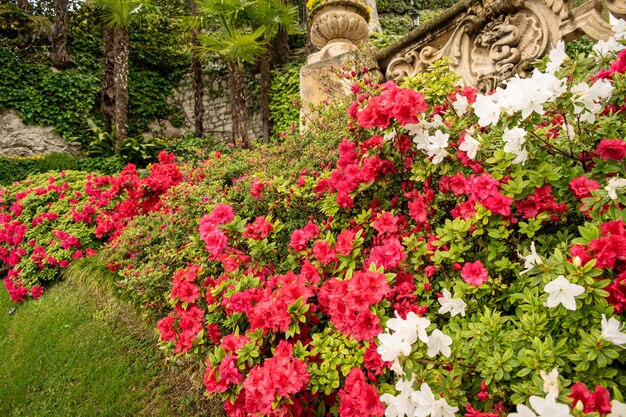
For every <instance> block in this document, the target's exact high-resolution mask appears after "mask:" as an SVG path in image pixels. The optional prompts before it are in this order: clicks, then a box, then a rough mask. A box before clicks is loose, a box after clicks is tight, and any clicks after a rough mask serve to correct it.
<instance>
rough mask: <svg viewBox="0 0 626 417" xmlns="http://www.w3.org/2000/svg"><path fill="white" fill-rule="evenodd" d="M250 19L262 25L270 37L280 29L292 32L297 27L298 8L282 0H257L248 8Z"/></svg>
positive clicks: (267, 36)
mask: <svg viewBox="0 0 626 417" xmlns="http://www.w3.org/2000/svg"><path fill="white" fill-rule="evenodd" d="M248 14H249V17H250V19H251V20H252V21H253V22H254V23H255V24H256V25H258V26H259V27H263V29H264V32H265V37H266V38H267V39H271V38H273V37H274V36H276V34H277V33H278V31H279V30H280V29H283V30H285V31H286V32H287V33H293V32H294V31H295V30H296V29H297V27H298V9H297V8H296V7H295V6H293V5H291V4H288V3H286V2H285V1H283V0H257V1H256V2H254V4H253V5H251V7H250V8H249V10H248Z"/></svg>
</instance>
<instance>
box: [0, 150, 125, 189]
mask: <svg viewBox="0 0 626 417" xmlns="http://www.w3.org/2000/svg"><path fill="white" fill-rule="evenodd" d="M123 166H124V162H123V161H122V159H120V158H118V157H108V158H84V157H80V156H75V155H70V154H66V153H53V154H48V155H44V156H35V157H29V158H24V157H11V156H5V157H0V186H3V185H9V184H11V183H13V182H15V181H21V180H23V179H25V178H26V177H28V176H29V175H32V174H40V173H43V172H48V171H62V170H76V171H87V172H99V173H101V174H113V173H115V172H118V171H120V170H121V169H122V167H123Z"/></svg>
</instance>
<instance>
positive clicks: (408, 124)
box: [158, 23, 626, 417]
mask: <svg viewBox="0 0 626 417" xmlns="http://www.w3.org/2000/svg"><path fill="white" fill-rule="evenodd" d="M620 24H621V25H623V23H620ZM620 28H621V29H620ZM617 29H618V34H617V35H616V36H617V37H622V38H623V36H624V29H623V26H619V25H618V26H617ZM616 45H617V46H616ZM620 47H621V44H620V43H619V42H615V43H613V44H608V47H607V46H603V45H600V46H599V48H600V50H599V51H597V52H596V55H595V56H592V57H589V58H585V57H578V58H576V60H571V59H569V58H567V56H566V55H565V52H564V45H563V44H559V45H557V47H556V48H555V50H554V51H553V52H552V53H551V54H550V56H549V57H548V59H547V60H546V62H545V63H544V66H543V67H541V69H539V70H537V71H535V72H534V73H533V75H532V77H530V78H528V79H519V78H514V79H512V80H510V81H509V82H508V84H507V86H506V87H505V88H500V89H498V90H496V91H495V92H494V93H493V94H490V95H481V94H478V93H477V92H476V91H475V90H473V89H471V88H466V89H453V90H451V91H449V92H448V93H447V94H441V93H440V91H437V94H433V93H430V94H423V92H421V91H415V90H411V89H407V88H402V87H398V86H397V85H395V84H393V83H385V84H383V85H377V84H376V83H375V82H374V81H373V80H371V79H370V78H369V76H368V75H365V77H364V79H363V80H361V81H360V82H358V83H356V84H355V86H354V87H353V89H352V91H353V92H354V94H355V99H356V100H355V104H354V105H353V106H351V108H350V110H349V113H350V115H351V116H352V117H353V123H354V124H353V128H352V135H351V136H348V137H346V139H344V140H343V141H342V143H341V144H340V145H339V159H338V161H337V163H336V164H335V165H334V166H332V167H329V168H328V169H325V170H320V171H319V172H302V173H301V174H300V175H299V176H298V178H297V180H296V179H294V180H292V179H290V178H284V177H274V178H266V179H265V180H264V181H263V187H259V186H255V185H252V187H251V188H250V190H251V192H252V193H253V197H252V198H253V199H254V200H248V201H251V202H252V201H257V200H262V199H263V198H266V197H267V195H265V192H266V191H267V190H275V191H276V192H277V194H275V196H280V197H281V198H280V199H279V201H280V204H284V203H289V202H291V201H300V202H303V203H306V204H305V205H303V206H301V207H302V208H303V209H302V211H301V214H300V218H301V219H303V220H304V219H306V218H307V217H308V222H307V220H305V221H304V222H302V223H301V225H300V226H298V227H296V228H293V227H286V225H285V223H284V222H283V221H282V220H281V219H280V215H278V210H274V212H273V215H272V216H269V215H267V214H263V213H258V212H256V213H255V212H254V211H250V210H249V209H248V208H247V207H246V205H245V204H244V205H241V203H238V204H234V203H233V204H228V203H225V201H226V202H228V197H229V195H230V194H228V193H226V194H224V195H223V197H224V198H223V199H220V200H217V199H216V200H213V201H208V202H207V206H208V208H209V210H208V211H207V212H206V213H205V214H203V215H202V216H200V217H199V220H198V224H199V228H198V229H197V230H196V231H195V233H196V235H195V236H196V238H195V239H199V240H197V242H198V243H199V244H200V245H201V246H203V250H204V255H203V256H201V257H200V258H198V257H196V258H193V259H183V260H182V262H180V263H179V268H177V270H176V271H175V272H174V273H173V274H172V276H171V278H172V281H171V284H170V287H169V291H168V296H167V298H168V304H169V306H170V311H169V313H168V315H167V316H166V317H163V318H161V320H160V321H159V323H158V329H159V332H160V335H161V340H162V341H163V343H164V345H165V346H168V347H169V348H170V349H171V351H172V352H173V353H174V354H179V355H182V354H186V355H199V356H200V357H201V358H203V360H205V361H206V367H207V368H206V374H205V379H204V383H205V386H206V388H207V391H208V393H209V394H210V395H219V396H221V397H222V398H223V399H224V401H225V409H226V411H227V413H228V414H229V415H231V416H243V415H272V416H279V415H280V416H282V415H319V416H322V415H327V414H328V413H330V414H331V415H340V416H356V415H359V416H382V415H383V414H385V415H386V416H404V415H409V416H418V417H426V416H433V417H441V416H451V415H453V414H456V413H459V412H460V410H464V411H462V413H464V414H467V415H471V416H476V417H478V416H481V417H487V416H488V417H492V416H504V415H507V414H512V415H517V414H520V415H524V416H532V415H548V414H551V413H558V415H563V416H565V415H572V414H576V415H579V414H585V413H598V414H602V415H607V414H611V415H612V416H619V415H624V408H626V405H624V404H623V403H622V401H623V394H624V392H625V391H626V373H625V372H624V369H625V367H626V354H625V353H624V352H625V350H624V349H623V347H624V346H626V333H624V332H623V330H622V321H623V315H622V314H623V312H624V308H625V306H626V305H625V304H624V302H625V300H626V278H625V277H624V273H623V270H624V265H623V262H625V261H626V255H625V253H626V252H625V251H626V249H625V248H626V246H624V244H623V242H625V240H624V238H625V237H626V231H625V230H626V229H625V222H626V220H625V218H624V215H623V210H624V204H626V196H625V195H624V189H626V180H624V179H623V178H624V177H626V172H624V170H625V168H624V165H623V158H624V156H626V151H625V149H626V145H625V142H624V141H623V139H622V137H623V134H624V132H623V127H624V120H623V119H624V114H623V107H622V106H623V104H622V103H623V102H624V97H625V96H626V93H625V91H626V89H625V87H626V77H625V76H624V74H623V73H624V69H626V65H624V64H623V63H626V53H625V52H620V53H619V54H618V55H617V57H616V56H615V54H612V53H610V52H607V51H606V49H607V48H609V49H610V48H613V49H615V48H620ZM602 48H604V49H602ZM606 68H608V70H607V69H606ZM411 82H414V80H409V81H408V83H409V84H410V83H411ZM433 84H435V85H433V87H432V88H433V90H436V89H437V87H438V86H437V85H436V83H433ZM426 96H428V97H429V98H430V100H431V102H427V100H426ZM250 183H251V184H252V183H254V182H253V181H250ZM240 201H241V200H240ZM305 207H307V208H308V210H305V209H304V208H305ZM251 214H254V215H253V216H251ZM274 215H276V216H274ZM184 261H187V262H186V263H185V262H184ZM527 404H528V405H529V406H530V407H532V409H531V408H529V407H528V406H527Z"/></svg>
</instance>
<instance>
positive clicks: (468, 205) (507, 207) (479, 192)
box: [439, 172, 513, 219]
mask: <svg viewBox="0 0 626 417" xmlns="http://www.w3.org/2000/svg"><path fill="white" fill-rule="evenodd" d="M500 185H501V184H500V181H498V180H496V179H495V178H493V177H492V176H491V175H489V174H488V173H484V174H481V175H478V176H476V175H474V174H472V175H470V176H469V177H465V176H464V175H463V174H461V173H460V172H457V173H456V175H454V176H447V177H442V178H441V180H440V181H439V189H440V190H441V192H444V193H445V192H450V191H452V192H453V193H454V195H457V196H459V195H467V196H468V199H467V201H466V202H464V203H461V204H459V205H458V206H456V207H455V208H454V209H452V215H453V216H454V217H461V218H463V219H467V218H469V217H471V216H473V215H474V213H475V205H476V203H479V204H480V205H482V206H483V207H484V208H486V209H487V210H489V211H491V212H492V213H493V214H500V215H502V216H504V217H510V216H511V205H512V203H513V199H512V198H511V197H507V196H504V195H502V194H501V193H500V191H499V189H500Z"/></svg>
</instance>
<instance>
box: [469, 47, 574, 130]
mask: <svg viewBox="0 0 626 417" xmlns="http://www.w3.org/2000/svg"><path fill="white" fill-rule="evenodd" d="M566 57H567V55H566V54H565V43H564V42H563V41H559V43H558V44H557V45H556V48H555V49H554V50H552V52H550V55H549V58H550V61H549V62H548V66H547V67H546V72H545V73H544V72H541V71H539V70H535V71H533V74H532V76H531V77H529V78H520V77H519V76H515V77H513V78H511V79H510V80H508V81H507V84H506V86H505V88H500V87H498V88H497V89H496V91H495V92H494V93H493V94H491V95H482V94H479V95H478V96H477V97H476V101H475V102H474V104H473V105H472V107H473V108H474V112H475V113H476V115H477V116H478V125H479V126H481V127H486V126H489V125H492V124H496V123H498V121H499V120H500V115H501V114H502V113H506V114H508V115H509V116H512V115H513V114H515V113H517V112H521V115H522V119H526V118H527V117H528V116H530V115H531V114H532V113H533V112H535V113H538V114H543V113H544V108H543V106H544V105H545V104H546V103H547V102H550V101H554V100H555V99H556V98H557V97H559V96H560V95H561V94H563V93H564V92H565V90H566V89H567V85H566V83H565V80H563V79H560V78H557V77H556V75H555V72H556V70H557V69H558V68H560V66H561V65H562V64H563V62H564V61H565V58H566Z"/></svg>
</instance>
